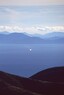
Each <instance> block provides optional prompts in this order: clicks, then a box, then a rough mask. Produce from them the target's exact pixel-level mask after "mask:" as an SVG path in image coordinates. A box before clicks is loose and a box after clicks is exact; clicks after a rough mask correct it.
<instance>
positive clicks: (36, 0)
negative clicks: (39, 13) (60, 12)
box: [0, 0, 64, 5]
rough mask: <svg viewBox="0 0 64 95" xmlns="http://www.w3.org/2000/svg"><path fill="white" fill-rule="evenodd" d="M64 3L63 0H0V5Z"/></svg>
mask: <svg viewBox="0 0 64 95" xmlns="http://www.w3.org/2000/svg"><path fill="white" fill-rule="evenodd" d="M48 4H64V0H0V5H48Z"/></svg>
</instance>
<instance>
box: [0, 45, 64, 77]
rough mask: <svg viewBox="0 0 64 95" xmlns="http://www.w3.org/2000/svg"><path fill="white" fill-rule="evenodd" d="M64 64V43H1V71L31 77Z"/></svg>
mask: <svg viewBox="0 0 64 95" xmlns="http://www.w3.org/2000/svg"><path fill="white" fill-rule="evenodd" d="M59 66H64V44H0V71H5V72H8V73H11V74H15V75H19V76H23V77H30V76H32V75H33V74H35V73H37V72H39V71H42V70H45V69H47V68H51V67H59Z"/></svg>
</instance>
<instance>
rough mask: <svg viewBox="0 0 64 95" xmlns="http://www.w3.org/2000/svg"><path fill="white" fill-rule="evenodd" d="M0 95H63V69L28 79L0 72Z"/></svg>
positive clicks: (57, 68)
mask: <svg viewBox="0 0 64 95" xmlns="http://www.w3.org/2000/svg"><path fill="white" fill-rule="evenodd" d="M0 95H64V67H56V68H50V69H47V70H44V71H41V72H39V73H37V74H35V75H33V76H31V77H30V78H23V77H19V76H16V75H12V74H8V73H6V72H2V71H0Z"/></svg>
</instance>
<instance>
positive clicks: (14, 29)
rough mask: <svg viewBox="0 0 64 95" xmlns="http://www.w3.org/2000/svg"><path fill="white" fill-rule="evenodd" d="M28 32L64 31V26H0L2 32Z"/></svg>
mask: <svg viewBox="0 0 64 95" xmlns="http://www.w3.org/2000/svg"><path fill="white" fill-rule="evenodd" d="M3 31H5V32H20V33H23V32H26V33H29V34H46V33H50V32H64V26H42V25H41V26H31V27H27V26H26V27H25V26H22V25H20V26H14V25H13V26H9V25H8V26H0V32H3Z"/></svg>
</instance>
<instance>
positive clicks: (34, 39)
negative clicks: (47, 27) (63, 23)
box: [0, 32, 64, 44]
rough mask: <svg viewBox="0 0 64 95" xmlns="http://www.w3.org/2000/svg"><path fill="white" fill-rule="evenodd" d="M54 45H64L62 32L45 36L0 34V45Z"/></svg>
mask: <svg viewBox="0 0 64 95" xmlns="http://www.w3.org/2000/svg"><path fill="white" fill-rule="evenodd" d="M3 43H5V44H13V43H15V44H55V43H60V44H61V43H64V33H63V32H52V33H48V34H46V35H40V34H34V35H29V34H26V33H8V32H6V33H5V32H3V33H2V32H1V33H0V44H3Z"/></svg>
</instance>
